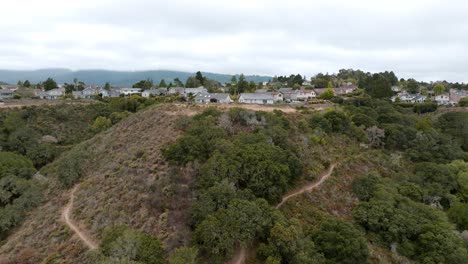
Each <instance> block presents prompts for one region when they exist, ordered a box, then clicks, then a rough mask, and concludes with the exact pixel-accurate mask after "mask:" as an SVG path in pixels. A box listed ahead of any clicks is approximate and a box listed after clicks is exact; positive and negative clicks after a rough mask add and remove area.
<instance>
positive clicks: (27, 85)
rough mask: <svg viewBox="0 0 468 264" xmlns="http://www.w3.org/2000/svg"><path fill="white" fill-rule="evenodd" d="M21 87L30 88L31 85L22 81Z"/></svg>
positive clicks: (27, 81)
mask: <svg viewBox="0 0 468 264" xmlns="http://www.w3.org/2000/svg"><path fill="white" fill-rule="evenodd" d="M23 87H26V88H31V83H30V82H29V80H26V81H24V83H23Z"/></svg>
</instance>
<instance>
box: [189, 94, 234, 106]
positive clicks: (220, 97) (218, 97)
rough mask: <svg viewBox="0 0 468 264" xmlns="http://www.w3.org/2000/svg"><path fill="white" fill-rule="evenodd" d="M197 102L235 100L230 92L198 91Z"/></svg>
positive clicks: (230, 101) (228, 102)
mask: <svg viewBox="0 0 468 264" xmlns="http://www.w3.org/2000/svg"><path fill="white" fill-rule="evenodd" d="M195 102H196V103H199V104H207V103H220V104H230V103H232V102H234V101H233V100H232V99H231V96H229V94H228V93H198V94H197V96H195Z"/></svg>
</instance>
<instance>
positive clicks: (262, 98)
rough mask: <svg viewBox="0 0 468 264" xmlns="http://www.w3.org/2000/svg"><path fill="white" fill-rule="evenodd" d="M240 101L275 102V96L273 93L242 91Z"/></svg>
mask: <svg viewBox="0 0 468 264" xmlns="http://www.w3.org/2000/svg"><path fill="white" fill-rule="evenodd" d="M239 103H244V104H274V103H275V97H274V96H273V95H272V94H271V93H241V95H240V96H239Z"/></svg>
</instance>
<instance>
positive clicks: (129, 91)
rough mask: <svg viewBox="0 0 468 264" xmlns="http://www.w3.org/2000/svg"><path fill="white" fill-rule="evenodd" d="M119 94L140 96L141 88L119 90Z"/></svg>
mask: <svg viewBox="0 0 468 264" xmlns="http://www.w3.org/2000/svg"><path fill="white" fill-rule="evenodd" d="M120 94H123V95H132V94H141V88H120Z"/></svg>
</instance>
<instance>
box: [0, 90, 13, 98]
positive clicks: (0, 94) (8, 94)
mask: <svg viewBox="0 0 468 264" xmlns="http://www.w3.org/2000/svg"><path fill="white" fill-rule="evenodd" d="M13 93H14V92H13V91H12V90H9V89H0V99H2V100H3V99H11V98H13Z"/></svg>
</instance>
